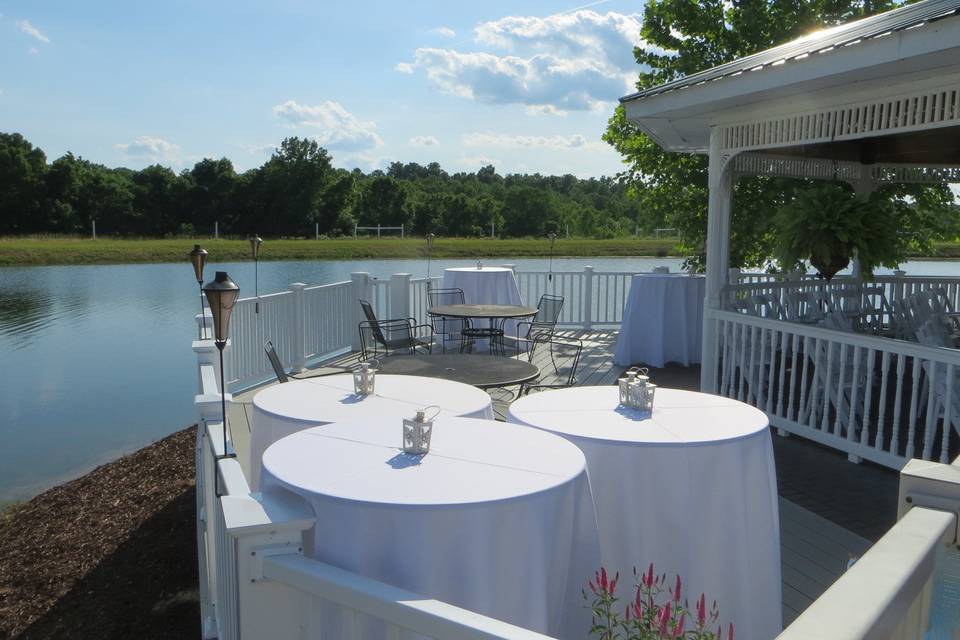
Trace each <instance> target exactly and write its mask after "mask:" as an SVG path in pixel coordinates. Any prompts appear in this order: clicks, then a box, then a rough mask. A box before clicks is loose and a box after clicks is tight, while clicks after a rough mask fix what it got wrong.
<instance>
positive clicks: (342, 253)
mask: <svg viewBox="0 0 960 640" xmlns="http://www.w3.org/2000/svg"><path fill="white" fill-rule="evenodd" d="M194 242H195V241H194V240H191V239H189V238H181V239H174V240H167V239H163V240H153V239H136V240H118V239H112V238H108V239H99V240H90V239H79V238H12V237H7V238H0V265H7V266H11V265H48V264H123V263H132V262H180V261H184V260H186V254H187V252H188V251H190V249H192V248H193V244H194ZM199 242H200V244H202V245H203V247H204V248H205V249H206V250H207V251H209V252H210V255H211V257H212V259H214V260H216V261H217V262H228V261H235V260H248V259H249V258H250V245H249V243H248V242H247V241H246V240H200V241H199ZM677 252H678V249H677V241H676V239H660V240H657V239H653V238H634V237H628V238H614V239H610V240H596V239H592V238H573V239H570V240H566V239H559V240H557V244H556V246H555V247H554V254H555V255H557V256H667V255H677V254H678V253H677ZM549 253H550V245H549V243H548V242H547V241H546V240H544V239H536V238H516V239H507V240H491V239H489V238H437V240H436V242H435V243H434V247H433V257H434V258H496V257H511V256H524V257H535V256H546V255H548V254H549ZM425 255H426V249H425V242H424V240H423V238H404V239H400V238H379V239H378V238H356V239H354V238H342V239H336V240H267V241H265V242H264V243H263V247H262V248H261V250H260V258H261V259H262V260H350V259H352V260H355V259H363V258H419V257H422V256H425Z"/></svg>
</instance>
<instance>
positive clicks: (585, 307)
mask: <svg viewBox="0 0 960 640" xmlns="http://www.w3.org/2000/svg"><path fill="white" fill-rule="evenodd" d="M516 277H517V285H518V287H519V289H520V296H521V298H522V299H523V300H524V301H525V302H526V304H529V305H531V306H535V305H536V304H537V302H538V301H539V300H540V296H541V295H543V294H544V293H550V294H555V295H562V296H563V297H564V305H563V309H562V311H561V313H560V319H559V322H558V325H560V326H563V327H580V328H584V329H593V328H594V327H606V328H609V327H616V326H619V325H620V322H621V320H622V319H623V308H624V305H625V304H626V300H627V296H628V295H629V293H630V282H631V278H632V277H633V273H627V272H609V271H608V272H598V271H594V269H593V267H589V266H588V267H585V268H584V269H583V270H582V271H555V272H553V273H548V272H546V271H542V272H541V271H516ZM441 281H442V279H441V278H439V277H434V278H430V279H429V280H428V279H427V278H412V277H411V276H410V274H403V273H397V274H393V275H392V276H390V277H389V278H374V277H372V276H370V274H368V273H354V274H352V275H351V279H350V280H348V281H344V282H336V283H333V284H324V285H314V286H307V285H304V284H302V283H294V284H292V285H290V290H289V291H282V292H279V293H273V294H269V295H265V296H260V297H259V298H242V299H240V300H238V301H237V304H236V306H235V308H234V312H233V317H232V319H231V338H232V341H233V348H232V349H231V350H230V352H229V353H228V355H227V361H226V366H227V383H228V387H229V388H230V389H234V390H236V389H244V388H249V387H251V386H254V385H256V384H259V383H261V382H264V381H266V380H268V379H270V378H271V377H272V376H273V369H272V368H271V367H270V363H269V362H268V361H267V358H266V356H265V355H264V352H263V345H264V343H265V342H266V341H267V340H270V341H271V342H273V345H274V347H275V348H276V350H277V355H278V356H280V360H281V361H282V362H283V363H284V364H285V365H286V366H288V367H289V368H291V369H292V370H294V371H300V370H302V369H303V368H305V367H306V366H307V365H308V364H310V363H312V362H317V361H321V360H323V359H327V358H330V357H333V356H335V355H338V354H341V353H345V352H347V351H350V350H354V351H357V350H359V334H358V330H357V325H358V324H359V323H360V321H361V320H363V319H364V318H363V316H362V315H361V313H360V306H359V300H360V299H365V300H369V301H370V303H371V304H372V305H373V308H374V311H375V312H376V314H377V317H378V318H383V319H386V318H414V319H415V320H416V321H417V324H428V323H429V322H430V318H429V316H428V315H427V306H428V300H427V287H428V284H429V285H430V286H434V287H436V286H439V285H440V283H441Z"/></svg>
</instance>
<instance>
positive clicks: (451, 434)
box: [263, 416, 599, 640]
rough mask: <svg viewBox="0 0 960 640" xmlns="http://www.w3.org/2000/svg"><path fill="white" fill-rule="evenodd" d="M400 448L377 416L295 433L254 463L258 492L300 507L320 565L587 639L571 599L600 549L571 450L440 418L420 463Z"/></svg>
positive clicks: (584, 619)
mask: <svg viewBox="0 0 960 640" xmlns="http://www.w3.org/2000/svg"><path fill="white" fill-rule="evenodd" d="M400 443H401V421H400V419H399V418H392V417H385V416H378V417H375V418H371V419H369V420H366V421H363V422H353V423H337V424H330V425H326V426H323V427H317V428H313V429H308V430H306V431H301V432H299V433H297V434H294V435H292V436H289V437H287V438H283V439H282V440H279V441H278V442H276V443H274V444H273V445H271V446H270V447H269V448H268V449H267V451H266V452H265V453H264V454H263V488H264V491H271V490H274V488H275V487H282V488H285V489H287V490H290V491H293V492H295V493H297V494H299V495H300V496H302V497H304V498H305V499H307V500H308V501H309V502H310V504H311V505H312V506H313V508H314V510H315V512H316V517H317V520H316V522H317V524H316V530H315V537H314V540H313V541H312V546H313V548H312V549H310V548H309V547H308V548H307V549H306V552H307V553H308V554H309V555H311V556H312V557H315V558H316V559H318V560H320V561H322V562H325V563H328V564H331V565H334V566H337V567H340V568H343V569H346V570H348V571H353V572H355V573H359V574H361V575H364V576H367V577H370V578H374V579H376V580H380V581H381V582H385V583H387V584H391V585H394V586H397V587H400V588H403V589H408V590H410V591H413V592H415V593H418V594H421V595H423V596H425V597H428V598H436V599H439V600H441V601H443V602H446V603H449V604H453V605H456V606H459V607H463V608H465V609H469V610H471V611H475V612H478V613H482V614H484V615H487V616H491V617H494V618H498V619H500V620H504V621H506V622H510V623H511V624H516V625H520V626H523V627H526V628H528V629H532V630H535V631H539V632H542V633H547V634H549V635H551V636H554V637H564V638H577V640H582V639H583V638H586V637H587V631H588V629H589V613H588V612H587V611H585V609H584V608H583V602H582V599H581V595H580V590H581V588H582V587H583V585H584V584H586V580H587V579H588V578H589V577H591V576H592V571H593V570H594V569H595V568H596V566H597V563H598V562H599V546H598V541H597V537H596V536H597V534H596V525H595V518H594V513H593V505H592V501H591V500H590V487H589V482H588V480H587V474H586V463H585V461H584V457H583V454H582V453H581V452H580V450H579V449H577V447H575V446H573V445H572V444H570V443H569V442H567V441H566V440H564V439H562V438H557V437H556V436H553V435H551V434H548V433H546V432H544V431H540V430H537V429H518V428H517V427H516V426H515V425H507V424H504V423H501V422H494V421H492V420H477V419H470V418H453V417H447V416H440V417H438V418H437V419H436V420H435V422H434V427H433V436H432V444H431V447H430V452H429V453H427V454H426V455H423V456H413V455H408V454H405V453H403V451H402V449H401V448H400ZM372 628H374V629H376V625H375V624H373V625H372ZM374 635H376V634H374V633H371V632H369V631H368V632H365V633H363V634H362V637H364V638H367V637H371V636H374ZM331 637H339V636H337V635H335V634H334V635H332V636H331Z"/></svg>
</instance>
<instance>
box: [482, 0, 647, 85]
mask: <svg viewBox="0 0 960 640" xmlns="http://www.w3.org/2000/svg"><path fill="white" fill-rule="evenodd" d="M642 21H643V16H642V15H640V14H638V13H634V14H623V13H616V12H613V11H611V12H609V13H607V14H603V15H601V14H599V13H596V12H594V11H573V12H570V13H564V14H557V15H552V16H548V17H546V18H538V17H534V16H506V17H504V18H500V19H499V20H491V21H490V22H484V23H482V24H480V25H479V26H478V27H477V28H476V29H474V33H475V34H476V40H477V42H479V43H481V44H488V45H492V46H495V47H499V48H502V49H506V50H509V51H513V50H516V49H523V48H532V49H533V50H535V51H542V52H549V53H551V54H553V55H555V56H559V57H563V58H573V59H582V58H591V59H594V60H600V61H602V62H603V64H604V65H610V66H612V67H615V68H617V69H619V70H621V71H632V72H634V73H636V62H635V60H634V57H633V48H634V47H635V46H637V45H639V44H642V40H641V38H640V27H641V24H642Z"/></svg>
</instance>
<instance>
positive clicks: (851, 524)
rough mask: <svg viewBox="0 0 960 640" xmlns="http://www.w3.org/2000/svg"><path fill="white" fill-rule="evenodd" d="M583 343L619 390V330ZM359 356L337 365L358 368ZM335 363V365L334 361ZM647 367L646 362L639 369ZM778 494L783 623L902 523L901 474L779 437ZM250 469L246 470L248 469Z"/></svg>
mask: <svg viewBox="0 0 960 640" xmlns="http://www.w3.org/2000/svg"><path fill="white" fill-rule="evenodd" d="M564 334H565V335H568V336H574V337H577V338H580V339H581V340H582V341H583V343H584V351H583V355H582V356H581V362H580V367H579V369H578V373H577V380H576V384H577V385H606V384H615V383H616V380H617V378H618V377H620V375H621V374H622V372H623V370H624V368H625V367H619V366H617V365H615V364H614V363H613V349H614V342H615V340H616V333H615V332H604V331H591V332H587V331H568V332H564ZM544 357H545V359H546V361H545V362H542V363H541V362H537V363H536V364H538V366H540V368H541V371H542V372H543V375H542V377H541V382H542V383H545V384H550V383H554V382H559V381H560V380H559V377H558V376H557V375H556V374H555V373H554V371H553V368H552V367H551V366H550V364H549V358H548V357H547V356H544ZM356 359H357V354H350V355H348V356H344V357H342V358H340V359H338V360H337V361H336V362H335V364H349V363H352V362H355V361H356ZM331 364H334V363H331ZM637 364H641V365H642V364H643V363H637ZM650 376H651V378H653V380H655V381H656V383H657V384H658V385H659V386H662V387H672V388H677V389H689V390H693V391H696V390H699V386H700V367H699V366H697V365H694V366H691V367H682V366H679V365H673V364H671V365H668V366H666V367H664V368H652V367H651V368H650ZM256 391H257V390H256V389H255V390H251V391H247V392H244V393H242V394H238V395H237V396H235V398H234V401H235V403H234V405H233V406H232V407H231V409H230V420H231V425H232V426H231V430H232V432H233V437H234V439H235V441H236V446H237V450H238V453H239V454H240V459H241V461H243V462H242V464H243V465H246V464H247V458H248V455H247V451H249V440H250V414H251V412H250V400H251V398H252V396H253V394H254V393H256ZM490 394H491V398H492V399H493V406H494V412H495V414H496V415H497V419H499V420H503V419H504V417H505V415H506V410H507V407H508V406H509V403H510V401H511V400H512V399H513V396H512V394H511V393H506V392H504V391H503V390H497V389H494V390H491V391H490ZM773 448H774V456H775V458H776V466H777V483H778V491H779V494H780V530H781V543H780V549H781V562H782V575H783V623H784V625H785V626H786V625H788V624H790V622H792V621H793V619H794V618H796V617H797V615H799V614H800V613H801V612H802V611H803V610H804V609H806V608H807V607H808V606H809V605H810V603H811V602H813V600H815V599H816V598H818V597H819V596H820V595H821V594H822V593H823V592H824V591H825V590H826V589H827V588H828V587H829V586H830V585H831V584H833V582H834V581H835V580H836V579H837V578H838V577H839V576H840V575H841V574H842V573H843V572H844V571H845V570H846V568H847V566H848V563H849V562H850V561H851V560H852V559H855V558H857V557H859V556H861V555H862V554H863V553H864V552H865V551H866V550H867V549H868V548H869V547H870V545H871V544H872V543H873V542H875V541H876V540H878V539H879V538H880V536H882V535H883V533H884V532H885V531H886V530H887V529H889V528H890V527H891V526H892V525H893V524H894V522H895V521H896V501H897V486H898V476H897V474H896V472H894V471H891V470H889V469H886V468H884V467H880V466H878V465H873V464H870V463H866V462H865V463H862V464H852V463H850V462H848V461H847V459H846V454H843V453H840V452H838V451H834V450H831V449H828V448H826V447H823V446H820V445H818V444H815V443H812V442H809V441H807V440H803V439H801V438H796V437H789V438H784V437H779V436H777V435H773ZM244 471H247V469H246V468H245V469H244Z"/></svg>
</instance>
